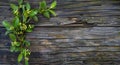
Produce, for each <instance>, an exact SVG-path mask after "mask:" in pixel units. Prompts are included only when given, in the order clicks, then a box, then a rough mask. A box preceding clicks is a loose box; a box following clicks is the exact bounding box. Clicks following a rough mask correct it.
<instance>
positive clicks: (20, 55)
mask: <svg viewBox="0 0 120 65" xmlns="http://www.w3.org/2000/svg"><path fill="white" fill-rule="evenodd" d="M22 59H23V54H22V53H20V54H19V55H18V62H20V61H22Z"/></svg>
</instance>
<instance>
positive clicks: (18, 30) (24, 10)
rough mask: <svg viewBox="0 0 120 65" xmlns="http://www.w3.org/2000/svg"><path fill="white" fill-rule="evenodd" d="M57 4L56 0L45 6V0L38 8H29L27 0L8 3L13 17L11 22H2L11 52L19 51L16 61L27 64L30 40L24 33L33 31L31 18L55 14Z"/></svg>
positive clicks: (36, 19)
mask: <svg viewBox="0 0 120 65" xmlns="http://www.w3.org/2000/svg"><path fill="white" fill-rule="evenodd" d="M56 5H57V2H56V1H53V2H52V3H51V5H50V6H47V3H46V1H45V0H43V1H42V2H40V3H39V8H38V9H31V6H30V4H29V3H28V2H26V1H24V0H18V5H16V4H10V6H11V9H12V13H13V14H14V18H13V20H12V21H11V22H8V21H3V22H2V24H3V26H4V27H5V28H6V30H7V31H6V35H8V36H9V38H10V39H11V46H10V50H11V52H19V55H18V62H19V63H20V62H21V61H22V60H23V61H25V65H29V63H28V61H29V56H30V53H31V51H30V50H29V47H30V42H29V41H28V40H26V33H30V32H32V31H33V28H34V25H33V24H31V23H30V21H31V20H32V19H33V20H34V21H38V17H37V16H38V14H41V15H43V16H45V17H46V18H50V15H51V14H52V15H54V16H56V13H55V12H54V9H55V7H56Z"/></svg>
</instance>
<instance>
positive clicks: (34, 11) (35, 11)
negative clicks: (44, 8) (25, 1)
mask: <svg viewBox="0 0 120 65" xmlns="http://www.w3.org/2000/svg"><path fill="white" fill-rule="evenodd" d="M37 13H38V11H37V10H32V11H31V12H30V17H33V16H35V15H37Z"/></svg>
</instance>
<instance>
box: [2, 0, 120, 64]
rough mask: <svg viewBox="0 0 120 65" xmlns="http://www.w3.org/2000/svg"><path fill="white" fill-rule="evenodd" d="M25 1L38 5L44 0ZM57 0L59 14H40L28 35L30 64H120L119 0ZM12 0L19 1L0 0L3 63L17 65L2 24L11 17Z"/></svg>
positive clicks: (15, 56)
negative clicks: (45, 15)
mask: <svg viewBox="0 0 120 65" xmlns="http://www.w3.org/2000/svg"><path fill="white" fill-rule="evenodd" d="M25 1H29V2H30V4H31V5H32V7H33V8H37V7H38V3H39V2H40V1H42V0H25ZM52 1H53V0H47V3H48V4H50V3H51V2H52ZM57 2H58V4H57V8H56V12H57V17H52V18H50V19H46V18H43V16H41V15H39V16H38V17H39V22H38V23H37V24H35V27H36V28H35V29H34V31H33V32H32V33H28V34H27V37H26V39H28V40H29V41H30V42H31V47H30V50H31V51H32V53H31V56H30V61H29V62H30V65H119V64H120V58H119V57H120V22H119V21H120V1H119V0H57ZM10 3H16V0H0V42H1V43H0V65H18V63H17V62H16V59H17V55H18V53H12V52H10V51H9V46H10V40H9V38H8V37H7V36H6V35H5V34H4V33H5V28H4V27H3V26H2V24H1V22H2V21H3V20H8V21H11V20H12V17H13V15H12V13H11V9H10V7H9V4H10ZM41 17H42V18H41ZM31 22H32V21H31ZM33 24H34V23H33ZM20 65H23V63H21V64H20Z"/></svg>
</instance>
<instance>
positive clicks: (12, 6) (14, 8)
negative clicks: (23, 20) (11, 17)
mask: <svg viewBox="0 0 120 65" xmlns="http://www.w3.org/2000/svg"><path fill="white" fill-rule="evenodd" d="M10 7H11V8H12V9H13V10H18V6H16V5H15V4H10Z"/></svg>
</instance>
